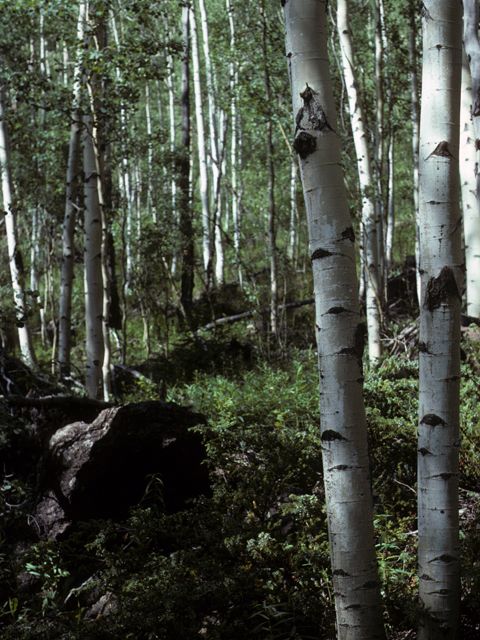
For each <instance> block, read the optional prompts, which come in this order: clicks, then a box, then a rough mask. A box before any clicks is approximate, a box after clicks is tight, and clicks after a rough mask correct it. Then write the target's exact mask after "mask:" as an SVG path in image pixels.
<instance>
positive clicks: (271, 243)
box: [261, 0, 278, 336]
mask: <svg viewBox="0 0 480 640" xmlns="http://www.w3.org/2000/svg"><path fill="white" fill-rule="evenodd" d="M262 2H263V3H262V6H261V14H262V55H263V72H264V82H265V98H266V109H267V122H266V136H267V167H268V256H269V259H270V308H271V312H270V324H271V329H272V333H273V334H274V335H275V336H278V312H277V296H278V275H277V245H276V235H277V230H276V219H275V218H276V211H275V167H274V165H273V139H272V114H271V109H272V92H271V86H270V72H269V69H268V59H267V54H268V51H267V16H266V13H265V3H264V0H262Z"/></svg>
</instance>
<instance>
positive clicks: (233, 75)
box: [225, 0, 243, 289]
mask: <svg viewBox="0 0 480 640" xmlns="http://www.w3.org/2000/svg"><path fill="white" fill-rule="evenodd" d="M225 1H226V7H227V13H228V23H229V25H230V55H231V56H232V58H233V55H234V52H235V47H236V44H235V22H234V20H233V11H232V8H231V6H230V0H225ZM229 71H230V94H231V101H230V111H231V116H230V121H231V129H232V136H231V147H230V171H231V181H232V192H233V193H232V218H233V246H234V249H235V256H236V260H237V269H238V283H239V285H240V289H243V272H242V263H241V260H240V206H239V201H238V200H239V199H238V197H237V186H238V185H237V164H238V162H239V158H238V157H237V141H238V115H237V100H236V94H235V92H236V88H237V85H238V71H237V69H236V66H235V63H234V62H233V59H232V62H230V70H229Z"/></svg>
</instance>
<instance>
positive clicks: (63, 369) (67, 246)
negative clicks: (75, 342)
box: [58, 2, 86, 376]
mask: <svg viewBox="0 0 480 640" xmlns="http://www.w3.org/2000/svg"><path fill="white" fill-rule="evenodd" d="M85 18H86V3H85V2H81V3H80V10H79V15H78V24H77V41H78V42H82V43H83V40H84V36H85ZM81 68H82V56H81V54H80V52H79V53H78V56H77V61H76V63H75V71H74V88H73V114H72V120H73V122H72V125H71V128H70V146H69V150H68V164H67V181H66V202H65V218H64V221H63V241H62V268H61V275H60V320H59V343H58V362H59V365H60V373H61V374H62V375H63V376H68V375H70V350H71V332H72V284H73V260H74V254H75V246H74V234H75V219H76V212H77V208H78V206H77V203H76V200H77V195H78V184H77V178H78V175H77V174H78V164H79V159H80V137H81V134H82V120H81V114H80V110H79V102H80V92H81Z"/></svg>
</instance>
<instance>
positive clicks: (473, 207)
mask: <svg viewBox="0 0 480 640" xmlns="http://www.w3.org/2000/svg"><path fill="white" fill-rule="evenodd" d="M472 102H473V101H472V78H471V75H470V67H469V65H468V58H467V55H466V53H465V51H464V52H463V60H462V101H461V105H462V106H461V116H460V183H461V187H462V212H463V233H464V238H465V265H466V267H467V273H466V285H467V315H468V316H472V317H474V318H480V215H479V210H478V202H477V189H476V177H475V170H476V164H475V163H476V156H477V152H476V149H475V131H474V129H473V123H472Z"/></svg>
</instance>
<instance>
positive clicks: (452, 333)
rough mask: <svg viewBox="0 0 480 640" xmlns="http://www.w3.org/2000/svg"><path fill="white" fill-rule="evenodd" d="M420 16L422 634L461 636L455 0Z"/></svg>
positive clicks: (438, 1)
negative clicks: (421, 42) (421, 35)
mask: <svg viewBox="0 0 480 640" xmlns="http://www.w3.org/2000/svg"><path fill="white" fill-rule="evenodd" d="M421 14H422V18H423V74H422V109H421V123H420V166H419V171H420V246H421V255H422V300H421V307H420V342H419V351H420V355H419V362H420V398H419V424H418V565H419V596H420V601H421V603H422V604H423V605H424V606H425V607H426V610H427V614H426V615H425V616H424V617H422V619H421V622H420V629H419V635H418V638H419V640H437V639H438V640H440V638H442V639H446V638H450V639H451V640H454V639H456V638H458V629H459V611H460V548H459V521H458V474H459V445H460V437H459V397H460V312H461V298H460V293H459V291H461V290H462V286H461V285H462V273H461V265H462V252H461V227H462V224H461V214H460V207H459V193H460V184H459V167H458V156H459V117H460V80H461V64H462V7H461V2H460V0H448V2H445V1H444V0H429V2H428V5H423V4H422V5H421Z"/></svg>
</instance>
